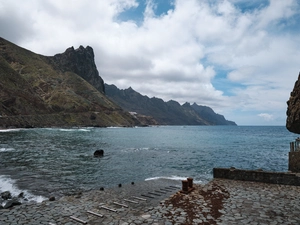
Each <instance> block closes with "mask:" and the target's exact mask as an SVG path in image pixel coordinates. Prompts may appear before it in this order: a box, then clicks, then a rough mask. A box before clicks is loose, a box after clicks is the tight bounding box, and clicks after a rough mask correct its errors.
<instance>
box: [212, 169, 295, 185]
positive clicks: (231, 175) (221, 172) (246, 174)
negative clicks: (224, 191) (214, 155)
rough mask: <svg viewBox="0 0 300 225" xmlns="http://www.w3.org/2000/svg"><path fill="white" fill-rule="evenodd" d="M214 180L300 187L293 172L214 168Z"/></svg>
mask: <svg viewBox="0 0 300 225" xmlns="http://www.w3.org/2000/svg"><path fill="white" fill-rule="evenodd" d="M213 176H214V178H221V179H230V180H240V181H255V182H262V183H269V184H284V185H295V186H300V177H299V175H298V174H297V173H292V172H271V171H263V170H260V169H258V170H242V169H236V168H234V167H231V168H214V169H213Z"/></svg>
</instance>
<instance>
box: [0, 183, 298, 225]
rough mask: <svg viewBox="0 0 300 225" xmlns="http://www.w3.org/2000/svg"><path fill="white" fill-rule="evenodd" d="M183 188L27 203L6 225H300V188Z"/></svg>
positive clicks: (140, 187) (155, 186) (3, 217)
mask: <svg viewBox="0 0 300 225" xmlns="http://www.w3.org/2000/svg"><path fill="white" fill-rule="evenodd" d="M180 187H181V184H180V182H173V183H172V182H170V181H165V180H156V181H147V182H142V183H140V184H135V185H131V184H130V185H125V186H123V187H121V188H113V189H108V190H104V191H100V190H97V191H90V192H84V193H82V194H80V195H76V196H68V197H63V198H61V199H59V200H57V201H54V202H49V201H46V202H43V203H40V204H27V205H25V204H24V205H21V206H17V207H14V208H12V209H10V210H1V211H0V224H1V225H18V224H30V225H31V224H32V225H35V224H49V225H50V224H57V225H58V224H67V225H72V224H73V225H76V224H77V225H79V224H82V223H80V222H77V221H75V220H73V219H71V218H70V216H74V217H76V218H79V219H81V220H83V221H86V222H87V224H91V225H94V224H106V225H107V224H109V225H121V224H122V225H134V224H143V225H146V224H153V225H160V224H161V225H173V224H177V225H179V224H182V225H184V224H186V225H187V224H195V225H196V224H197V225H200V224H207V225H211V224H226V225H227V224H228V225H231V224H239V225H240V224H253V225H258V224H260V225H263V224H266V225H269V224H271V225H272V224H273V225H275V224H291V225H294V224H295V225H296V224H300V217H299V214H300V204H299V203H300V195H299V193H300V187H296V186H289V185H275V184H264V183H254V182H246V181H233V180H223V179H214V180H213V181H211V182H209V183H208V184H206V185H204V186H201V185H195V190H194V191H193V192H192V193H190V194H188V195H186V194H181V193H179V192H178V190H179V189H180ZM149 192H150V193H149ZM142 195H143V196H142ZM133 196H136V197H139V198H144V199H147V201H144V200H139V199H135V198H133ZM124 199H128V200H132V201H133V202H128V201H124ZM114 202H117V203H121V204H124V205H126V206H128V208H127V207H124V206H123V207H122V206H118V205H116V204H114ZM136 202H137V203H136ZM102 206H105V207H107V208H109V209H114V210H116V212H113V211H109V210H107V209H104V208H101V207H102ZM88 210H90V211H93V212H95V213H99V214H102V215H104V217H103V218H101V217H98V216H95V215H92V214H89V213H87V211H88Z"/></svg>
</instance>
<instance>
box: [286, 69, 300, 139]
mask: <svg viewBox="0 0 300 225" xmlns="http://www.w3.org/2000/svg"><path fill="white" fill-rule="evenodd" d="M286 115H287V119H286V128H287V129H288V130H289V131H291V132H293V133H296V134H300V73H299V75H298V80H297V81H296V82H295V86H294V89H293V91H292V92H291V96H290V99H289V100H288V101H287V112H286Z"/></svg>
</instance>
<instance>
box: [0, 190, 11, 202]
mask: <svg viewBox="0 0 300 225" xmlns="http://www.w3.org/2000/svg"><path fill="white" fill-rule="evenodd" d="M1 198H3V199H4V200H8V199H11V198H12V196H11V193H10V192H9V191H4V192H2V193H1Z"/></svg>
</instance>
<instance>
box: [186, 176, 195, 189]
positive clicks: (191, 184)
mask: <svg viewBox="0 0 300 225" xmlns="http://www.w3.org/2000/svg"><path fill="white" fill-rule="evenodd" d="M193 180H194V179H193V178H191V177H189V178H187V181H188V184H189V188H193Z"/></svg>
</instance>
